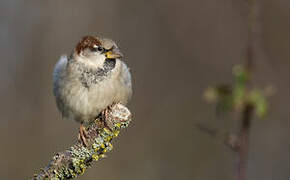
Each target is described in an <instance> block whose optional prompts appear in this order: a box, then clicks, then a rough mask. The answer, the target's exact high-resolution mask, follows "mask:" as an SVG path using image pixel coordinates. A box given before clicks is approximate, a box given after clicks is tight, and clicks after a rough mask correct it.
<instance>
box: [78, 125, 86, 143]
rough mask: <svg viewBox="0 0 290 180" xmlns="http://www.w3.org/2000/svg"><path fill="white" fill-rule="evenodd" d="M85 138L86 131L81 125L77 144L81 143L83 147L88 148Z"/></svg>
mask: <svg viewBox="0 0 290 180" xmlns="http://www.w3.org/2000/svg"><path fill="white" fill-rule="evenodd" d="M87 138H88V132H87V130H86V127H85V126H84V125H83V124H81V125H80V129H79V136H78V140H79V142H82V143H83V145H84V146H86V147H87V146H88V142H87Z"/></svg>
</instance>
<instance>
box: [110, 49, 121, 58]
mask: <svg viewBox="0 0 290 180" xmlns="http://www.w3.org/2000/svg"><path fill="white" fill-rule="evenodd" d="M106 57H107V58H109V59H116V58H122V57H123V54H122V53H121V52H120V51H119V49H116V48H115V49H112V50H109V51H108V52H106Z"/></svg>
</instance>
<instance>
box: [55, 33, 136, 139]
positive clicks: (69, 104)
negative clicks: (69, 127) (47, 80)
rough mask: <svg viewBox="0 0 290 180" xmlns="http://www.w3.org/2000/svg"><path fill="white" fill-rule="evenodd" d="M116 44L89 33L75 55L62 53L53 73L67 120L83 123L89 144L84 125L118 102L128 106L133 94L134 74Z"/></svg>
mask: <svg viewBox="0 0 290 180" xmlns="http://www.w3.org/2000/svg"><path fill="white" fill-rule="evenodd" d="M122 57H123V55H122V53H121V52H120V50H119V48H118V46H117V45H116V43H115V42H114V41H112V40H110V39H106V38H101V37H97V36H85V37H83V38H82V40H81V41H80V42H79V43H78V44H77V45H76V47H75V48H74V50H73V52H72V54H71V55H70V56H69V57H67V56H65V55H64V56H61V58H60V60H59V61H58V62H57V64H56V65H55V68H54V72H53V92H54V96H55V98H56V103H57V107H58V109H59V110H60V112H61V113H62V116H63V117H64V118H65V119H72V120H75V121H77V122H79V123H80V124H81V125H80V131H79V140H81V141H82V142H83V143H84V144H85V145H86V130H85V127H84V125H83V124H87V123H90V122H92V121H94V120H95V119H96V118H97V117H98V116H99V115H100V114H101V113H102V112H104V111H105V110H106V109H107V108H108V107H109V106H111V105H112V104H114V103H121V104H124V105H126V103H127V101H128V100H129V99H130V97H131V95H132V85H131V74H130V72H129V69H128V67H127V65H126V64H125V63H124V62H123V61H122V60H121V58H122Z"/></svg>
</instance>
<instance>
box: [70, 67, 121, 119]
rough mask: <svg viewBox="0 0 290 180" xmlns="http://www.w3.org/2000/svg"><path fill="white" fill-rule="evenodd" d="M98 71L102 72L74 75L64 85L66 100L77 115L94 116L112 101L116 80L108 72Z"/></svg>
mask: <svg viewBox="0 0 290 180" xmlns="http://www.w3.org/2000/svg"><path fill="white" fill-rule="evenodd" d="M95 73H96V72H95ZM98 73H102V72H97V74H92V73H86V72H85V73H80V74H78V75H75V77H72V78H71V80H69V81H70V83H67V87H65V89H66V92H65V94H66V95H65V96H66V101H67V102H68V104H69V106H70V107H69V108H70V109H72V111H73V112H74V113H75V114H76V115H77V116H80V117H83V118H84V117H87V118H88V119H89V118H92V117H95V116H97V115H98V114H99V113H100V112H101V111H102V110H103V109H105V108H106V107H107V106H109V105H111V104H112V103H113V102H114V97H115V94H116V84H117V82H115V81H114V79H112V78H111V77H110V75H109V74H107V75H106V76H99V74H98ZM72 79H73V80H72Z"/></svg>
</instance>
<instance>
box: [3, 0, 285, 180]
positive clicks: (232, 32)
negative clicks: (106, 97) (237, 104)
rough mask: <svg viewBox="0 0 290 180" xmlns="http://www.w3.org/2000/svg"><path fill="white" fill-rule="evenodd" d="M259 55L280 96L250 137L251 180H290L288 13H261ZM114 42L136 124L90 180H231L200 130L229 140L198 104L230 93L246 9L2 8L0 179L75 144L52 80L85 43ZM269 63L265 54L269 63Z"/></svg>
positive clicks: (208, 108)
mask: <svg viewBox="0 0 290 180" xmlns="http://www.w3.org/2000/svg"><path fill="white" fill-rule="evenodd" d="M260 10H261V11H260V24H261V29H262V30H263V31H262V32H261V33H260V37H259V39H260V40H261V41H260V43H261V50H260V51H258V53H257V56H256V59H255V74H254V75H255V79H254V83H255V85H257V86H261V87H263V86H266V85H274V86H276V88H277V93H276V95H275V96H273V97H271V109H270V113H269V115H268V116H267V117H266V118H265V119H264V120H258V119H255V120H254V122H253V126H252V129H251V140H250V141H251V144H250V154H249V156H250V157H249V162H248V164H249V165H248V177H249V178H248V179H249V180H257V179H263V180H284V179H289V178H290V171H289V167H290V156H289V155H290V140H289V135H290V131H289V128H290V121H289V115H290V112H289V100H290V96H289V92H290V86H289V84H288V81H287V80H288V79H289V76H290V71H289V68H290V59H289V58H290V51H289V43H290V33H289V32H290V21H289V17H290V1H285V0H264V1H261V4H260ZM92 32H96V33H98V34H101V35H103V36H106V37H109V38H112V39H114V40H116V41H117V42H118V44H119V46H120V47H121V49H122V51H123V53H124V54H125V55H126V62H127V64H128V65H129V66H130V67H131V71H132V74H133V81H134V96H133V99H132V101H131V103H130V105H129V107H130V110H131V111H132V112H133V114H134V121H133V123H132V124H131V125H130V127H129V128H127V129H126V130H125V131H123V132H122V133H121V136H120V137H119V138H118V140H117V141H115V142H114V150H113V151H112V152H110V153H109V154H108V158H106V159H104V160H102V161H100V162H98V163H97V164H95V165H94V166H93V167H92V168H91V169H89V170H88V171H87V173H85V174H84V175H83V176H81V177H79V179H82V180H89V179H102V178H106V179H108V180H109V179H118V180H125V179H126V180H127V179H138V180H143V179H144V180H145V179H146V180H148V179H150V180H161V179H166V180H171V179H172V180H175V179H197V180H210V179H220V180H232V179H234V177H235V163H236V158H235V154H234V153H233V152H232V151H231V150H229V149H228V148H227V147H225V146H224V145H223V144H222V143H220V142H219V141H217V140H215V139H212V138H211V137H210V136H208V135H207V134H205V133H203V132H201V131H199V130H198V129H197V128H196V127H195V124H196V123H202V124H205V125H206V126H209V127H213V128H217V129H221V130H222V131H230V130H231V129H235V128H236V127H237V123H236V122H234V121H233V120H232V119H231V118H230V117H227V118H221V119H217V118H216V116H215V113H214V106H213V105H209V104H207V103H206V102H205V101H204V99H203V97H202V94H203V92H204V89H205V88H207V87H208V86H209V85H214V84H218V83H222V82H226V83H227V82H231V81H232V75H231V71H232V67H233V65H235V64H239V63H242V62H243V59H244V52H245V47H246V33H247V6H246V4H245V3H244V0H194V1H186V0H180V1H175V0H160V1H149V0H122V1H120V0H103V1H100V0H81V1H80V0H70V1H61V0H49V1H37V0H26V1H24V0H18V1H16V0H6V1H5V0H1V1H0V37H1V41H0V49H1V53H0V57H1V65H0V83H1V89H0V94H1V101H0V109H1V116H0V117H1V121H0V136H1V145H0V146H1V148H0V160H1V161H0V174H1V179H12V180H14V179H28V178H30V177H32V175H33V173H36V172H37V171H38V170H39V169H40V168H41V167H44V166H45V165H46V164H47V163H48V161H49V160H50V158H51V157H52V155H53V154H54V153H55V152H58V151H61V150H63V149H65V148H67V147H69V146H70V145H71V144H72V143H73V142H75V141H76V137H77V128H78V124H77V123H75V122H69V121H64V120H61V117H60V114H59V112H58V111H57V109H56V105H55V101H54V97H53V94H52V71H53V67H54V65H55V63H56V61H57V60H58V58H59V56H60V55H61V54H63V53H70V52H71V50H72V48H73V47H74V45H75V44H76V43H77V41H78V40H79V39H80V38H81V37H82V36H84V35H86V34H90V33H92ZM262 52H263V53H262Z"/></svg>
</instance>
